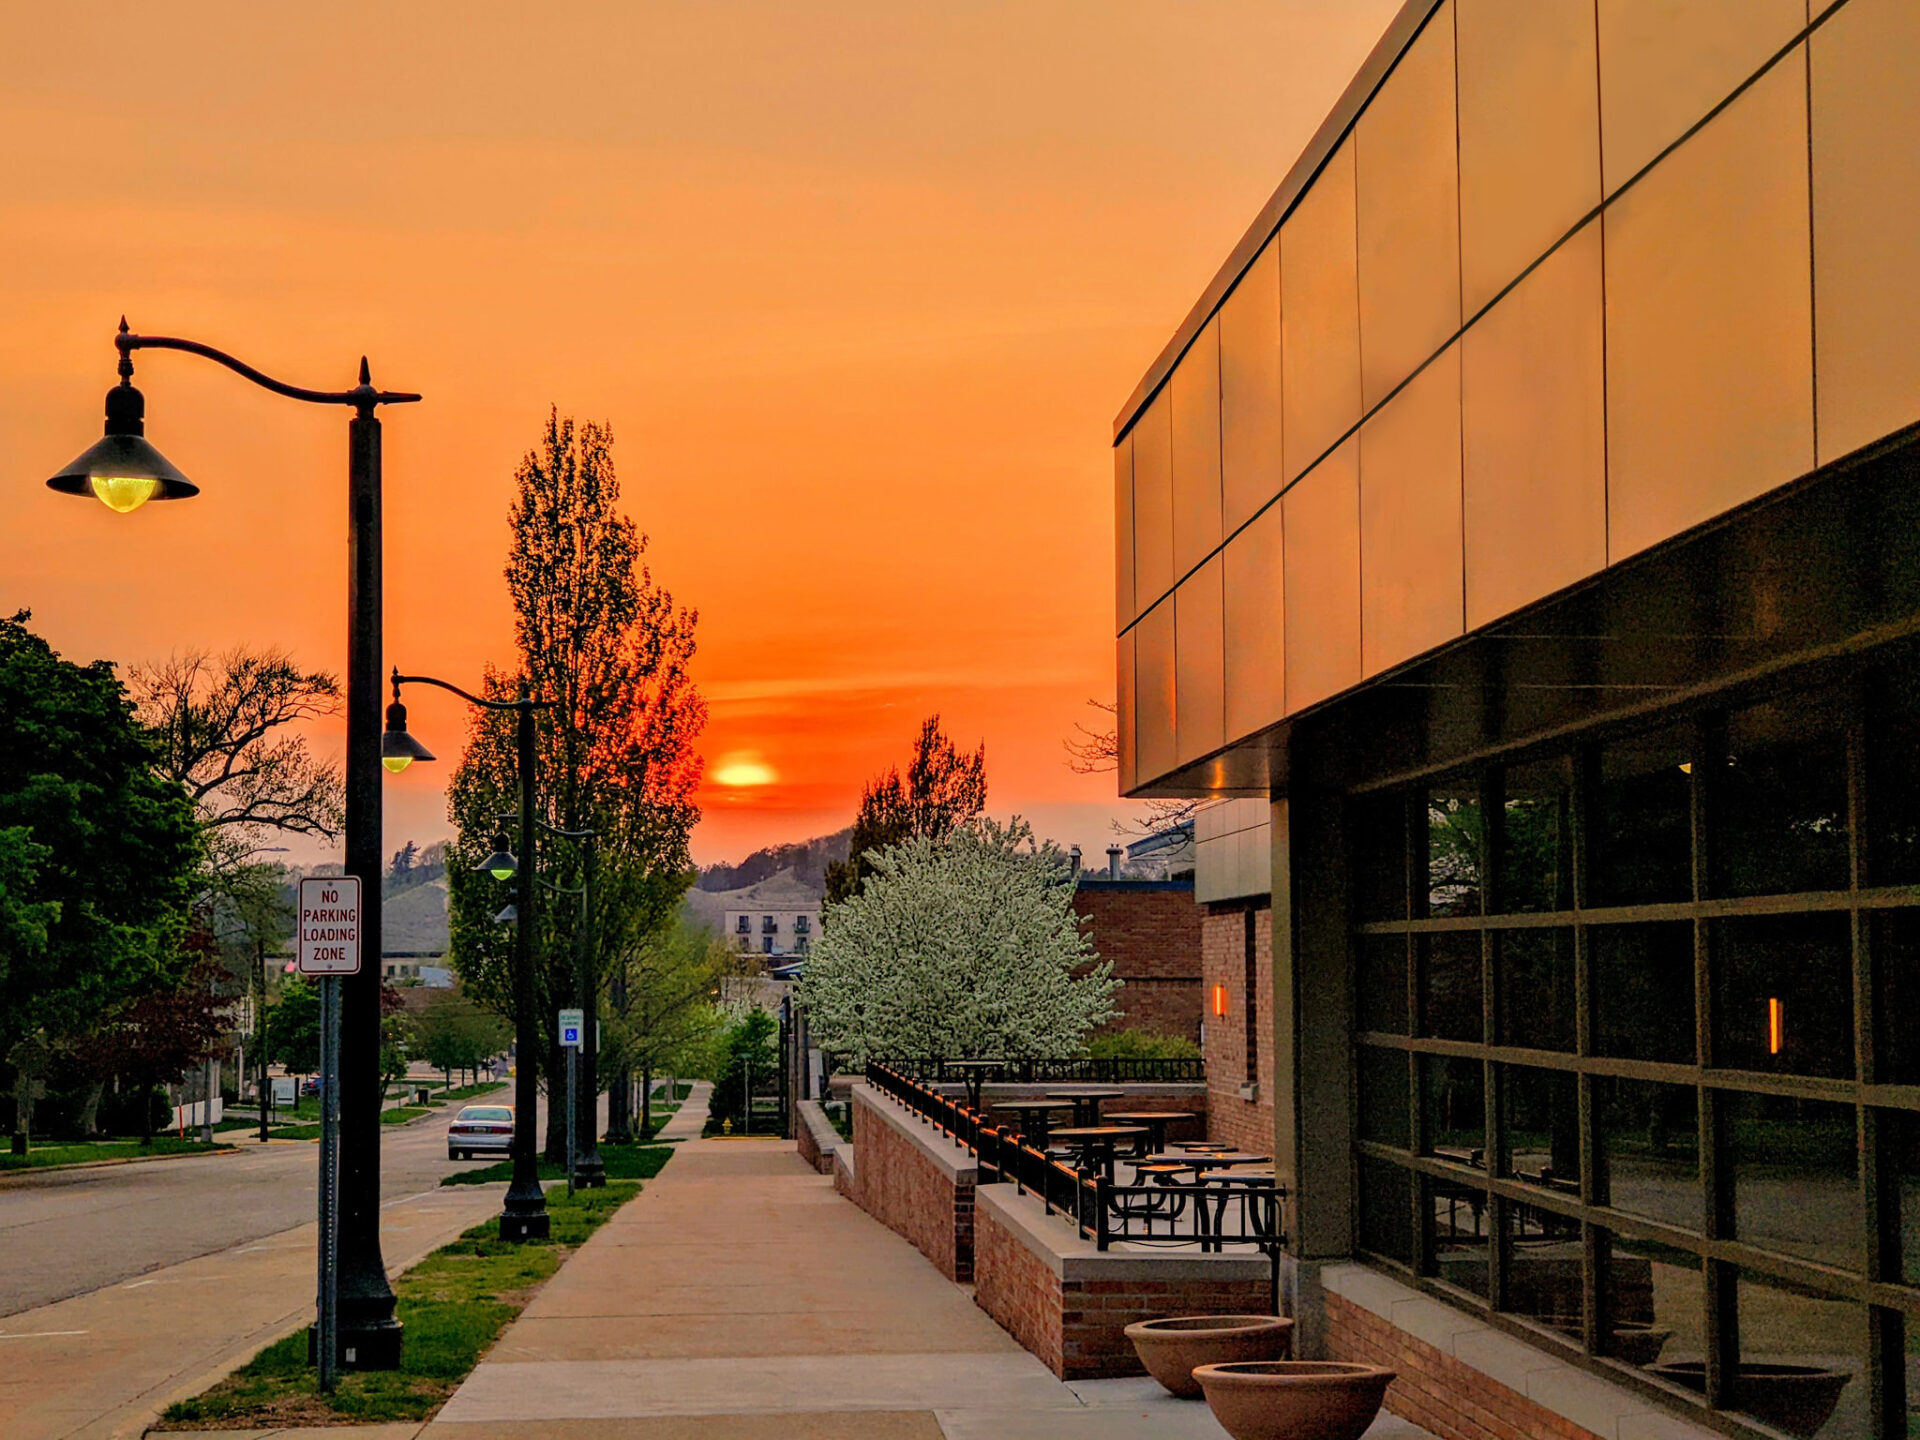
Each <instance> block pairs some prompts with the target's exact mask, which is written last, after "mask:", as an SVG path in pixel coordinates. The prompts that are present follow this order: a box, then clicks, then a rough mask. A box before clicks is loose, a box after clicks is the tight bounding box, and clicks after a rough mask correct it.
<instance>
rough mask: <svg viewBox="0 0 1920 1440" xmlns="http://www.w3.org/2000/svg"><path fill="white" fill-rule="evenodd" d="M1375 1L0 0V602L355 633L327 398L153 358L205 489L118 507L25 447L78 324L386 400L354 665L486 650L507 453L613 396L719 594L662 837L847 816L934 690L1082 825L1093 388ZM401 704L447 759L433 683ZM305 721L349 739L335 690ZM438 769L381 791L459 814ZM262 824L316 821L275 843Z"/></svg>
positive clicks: (1002, 807)
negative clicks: (675, 0)
mask: <svg viewBox="0 0 1920 1440" xmlns="http://www.w3.org/2000/svg"><path fill="white" fill-rule="evenodd" d="M1395 8H1396V4H1395V0H1236V3H1202V0H1161V3H1157V4H1128V3H1120V0H1088V3H1079V4H1067V3H1035V0H1014V3H1006V4H958V3H955V4H932V3H929V4H902V3H900V0H877V3H871V4H837V3H836V4H829V3H826V0H810V3H805V4H801V3H793V4H762V3H746V0H707V3H684V4H674V5H652V4H639V3H634V0H617V3H615V0H609V3H602V4H557V5H551V6H529V5H525V4H518V3H516V4H512V5H506V4H484V3H483V4H474V3H463V4H460V5H452V4H444V5H443V4H424V3H407V4H400V5H395V4H391V3H389V4H381V5H371V4H329V3H320V4H312V5H303V6H298V7H295V6H280V5H264V6H263V5H259V4H257V3H254V0H248V3H232V4H177V5H168V6H133V5H125V4H113V5H106V4H98V5H86V4H70V3H64V0H63V3H62V4H59V5H38V6H26V5H17V6H6V7H0V134H4V135H5V136H6V137H7V139H6V143H5V161H4V164H0V472H3V473H4V475H5V484H6V487H7V489H6V494H7V495H8V497H9V501H8V504H7V506H6V508H5V510H4V512H0V513H4V514H5V515H6V517H7V518H6V521H5V523H4V524H3V525H0V607H4V608H5V610H6V611H7V612H8V613H11V611H12V610H13V609H15V608H17V607H19V606H22V605H26V606H31V607H32V609H33V610H34V613H35V622H36V625H37V627H38V628H39V629H40V630H41V631H42V632H43V633H45V634H46V635H47V636H48V637H49V638H50V639H51V640H52V642H53V643H54V644H55V645H56V646H57V647H59V648H60V649H61V650H62V651H63V652H65V653H66V654H67V655H68V656H69V657H70V658H73V659H76V660H88V659H92V658H95V657H97V656H104V657H108V658H111V659H115V660H120V661H128V660H137V659H141V658H147V657H155V656H159V655H163V654H165V653H167V652H168V651H170V650H176V649H180V648H185V647H191V646H199V647H209V648H214V649H218V648H221V647H224V646H227V645H231V644H234V643H236V642H247V643H251V644H272V645H282V646H286V647H288V648H290V649H292V650H293V651H294V652H295V654H296V655H297V656H298V657H299V658H301V659H302V660H305V661H308V662H310V663H314V664H319V665H325V666H329V667H333V668H338V667H339V666H340V665H341V663H342V662H343V660H344V650H345V639H344V625H345V621H344V609H345V591H344V569H345V513H344V512H345V501H344V495H343V488H344V483H345V444H346V441H345V417H344V413H343V412H339V411H335V410H328V409H321V408H318V407H310V406H301V405H295V404H293V403H291V402H288V401H285V400H280V399H277V398H275V397H273V396H270V395H268V394H266V393H265V392H263V391H259V390H256V389H254V388H253V387H251V386H249V385H247V384H246V383H245V382H243V381H241V380H239V379H238V378H237V377H234V376H231V375H229V374H227V373H226V372H224V371H222V370H220V369H218V368H216V367H214V366H212V365H209V364H207V363H206V362H205V361H201V360H197V359H195V358H193V357H189V356H182V355H169V354H159V353H148V354H145V355H143V356H140V357H137V361H138V364H139V378H138V382H137V383H139V384H140V386H141V388H142V389H143V390H144V391H145V392H146V395H147V402H148V432H147V433H148V436H149V438H150V439H152V440H153V441H154V442H155V443H156V444H157V445H158V446H159V447H160V448H161V449H162V450H163V451H164V452H165V453H166V454H167V456H168V457H169V458H170V459H172V460H173V461H174V462H175V463H176V464H177V465H179V466H180V467H181V468H182V469H183V470H185V471H186V472H187V474H188V475H189V476H190V477H191V478H193V479H194V480H196V481H197V482H198V483H199V484H200V485H201V487H202V490H203V493H202V495H201V496H200V498H198V499H197V500H194V501H191V502H188V503H185V504H172V505H152V506H149V507H147V508H146V509H144V510H142V511H140V512H138V513H137V514H135V515H134V516H132V517H130V518H123V517H117V516H114V515H112V514H110V513H109V512H108V511H107V510H106V509H105V508H104V507H103V506H100V505H96V504H82V503H80V502H79V501H76V500H73V499H70V498H67V497H62V496H58V495H55V494H53V493H52V492H50V491H48V490H46V489H44V488H43V487H42V485H41V483H40V482H41V481H42V480H43V479H44V478H45V477H46V476H47V475H48V474H50V473H52V472H53V470H54V469H55V468H56V467H57V466H58V465H60V464H61V463H63V462H64V461H66V460H68V459H69V458H71V457H72V456H73V455H75V454H77V453H78V452H79V451H80V450H81V449H83V448H84V447H85V446H86V445H88V444H90V443H91V442H92V441H93V440H94V439H95V438H96V437H97V436H98V435H99V433H100V419H99V417H100V404H101V397H102V395H103V394H104V393H105V391H106V389H107V387H108V386H109V385H110V384H111V383H112V382H113V378H114V376H113V350H112V347H111V343H110V342H111V336H112V331H113V326H114V324H115V322H116V321H117V320H118V318H119V316H120V314H121V312H122V311H125V312H126V313H127V315H128V317H129V319H130V320H131V323H132V324H133V327H134V328H135V329H136V330H142V329H144V330H147V331H149V332H152V333H156V334H184V335H188V336H191V337H193V338H196V339H201V340H204V341H207V342H208V343H211V344H214V345H218V346H221V347H222V348H225V349H229V350H232V351H235V352H236V353H238V354H239V355H241V356H242V357H243V358H245V359H247V360H249V361H251V362H252V363H254V364H256V365H259V366H261V367H262V368H264V369H267V370H269V371H270V372H273V373H275V374H278V375H280V376H282V378H285V379H288V380H291V381H293V382H295V383H298V384H305V385H310V386H316V387H342V388H344V387H345V386H347V385H348V384H350V383H351V382H352V379H353V369H354V366H355V363H356V362H357V360H358V358H359V356H360V354H361V353H362V352H363V351H364V352H366V353H367V354H368V355H370V357H371V359H372V363H373V376H374V380H375V381H376V383H380V384H384V385H386V386H388V387H390V388H395V389H411V390H419V391H422V392H424V393H425V394H426V396H427V400H426V403H424V404H422V405H419V406H416V407H410V408H405V409H398V410H393V411H390V412H388V415H387V427H386V456H387V468H386V483H387V490H386V494H387V509H386V522H387V531H386V564H387V571H386V573H387V626H386V636H387V656H388V659H389V662H397V663H398V664H400V665H401V666H403V667H405V668H408V669H413V670H417V671H426V672H429V673H433V674H440V675H445V676H447V677H448V678H450V679H453V680H456V681H460V682H462V683H471V682H472V681H473V680H475V679H476V678H477V677H478V674H479V671H480V668H481V666H482V665H483V664H484V663H485V662H487V661H488V660H493V661H496V662H505V661H507V660H508V659H509V658H510V651H509V645H510V638H511V628H510V620H509V614H508V608H507V597H506V592H505V586H504V583H503V581H502V579H501V574H500V571H501V564H502V561H503V559H504V556H505V548H506V533H505V517H506V512H507V503H508V492H509V484H510V478H511V475H512V471H513V468H514V465H515V463H516V462H517V460H518V459H519V457H520V455H521V454H522V453H523V452H524V451H525V450H526V449H528V448H529V447H530V446H531V445H532V444H533V443H534V441H535V439H536V438H537V435H538V431H539V426H540V424H541V421H542V419H543V418H544V416H545V413H546V409H547V406H548V404H549V402H554V403H557V404H558V405H559V406H560V408H561V410H562V411H563V412H572V413H573V414H575V415H578V416H580V417H582V418H594V419H601V420H607V421H610V422H611V423H612V425H613V427H614V432H615V435H616V437H617V446H616V451H615V455H616V458H617V460H618V463H619V467H620V472H621V477H622V482H623V484H624V486H625V492H626V494H625V499H626V504H627V507H628V509H629V510H630V512H631V513H632V514H633V515H635V516H636V518H637V519H638V520H639V522H640V524H641V526H642V528H643V529H644V530H646V531H647V532H648V533H649V535H650V536H651V538H652V549H651V552H650V560H651V564H652V567H653V570H654V573H655V575H656V576H658V577H659V578H660V579H662V580H663V581H664V582H665V583H666V584H667V585H668V586H670V587H671V588H672V589H673V591H674V593H675V595H676V597H677V598H679V599H680V600H681V601H682V602H684V603H687V604H691V605H694V606H697V607H698V608H699V610H700V612H701V628H700V639H701V653H700V657H699V660H698V665H697V675H698V678H699V680H700V683H701V685H702V687H703V689H704V691H705V693H706V695H707V697H708V699H709V701H710V703H711V706H712V712H713V718H712V723H711V726H710V728H709V730H708V732H707V736H706V740H705V743H704V745H703V750H704V753H705V754H706V756H707V758H708V764H709V772H710V777H711V775H712V773H713V772H715V771H716V770H724V769H725V768H726V767H727V766H729V765H734V766H739V765H747V764H758V765H761V766H764V767H766V769H767V770H769V771H771V772H772V775H773V777H774V780H773V783H771V784H765V785H756V786H751V787H733V788H728V787H724V786H720V785H718V784H716V783H714V782H713V780H712V779H711V778H710V779H709V784H708V787H707V790H706V792H705V794H704V796H703V803H704V804H705V807H706V815H707V818H706V820H705V821H704V822H703V823H702V825H701V827H700V829H699V830H698V831H697V832H696V834H695V836H694V851H695V855H696V857H697V858H698V859H700V860H702V861H712V860H716V859H731V858H738V857H739V856H740V855H741V854H743V853H745V852H746V851H748V850H750V849H752V848H754V847H755V846H758V845H761V844H766V843H770V842H773V841H778V840H788V839H799V838H802V837H804V836H807V835H810V834H814V833H818V832H822V831H825V830H830V829H833V828H836V827H837V826H839V825H842V824H845V823H847V821H848V820H850V819H851V816H852V811H853V807H854V805H855V803H856V801H857V798H858V794H859V789H860V785H861V782H862V781H863V780H864V779H865V778H866V777H867V776H868V775H869V774H871V773H872V772H873V771H875V770H876V769H879V768H882V767H883V766H884V765H885V764H887V763H890V762H892V761H894V760H896V759H897V758H899V757H900V756H901V755H902V754H903V753H904V751H905V748H906V745H907V743H908V741H909V738H910V736H911V734H912V733H913V731H914V729H915V728H916V726H917V723H918V720H919V719H920V717H921V716H922V715H924V714H925V713H927V712H928V711H930V710H935V709H937V710H939V711H940V712H941V713H942V714H943V716H944V717H945V719H946V722H947V725H948V728H949V730H950V732H951V733H952V734H954V735H955V737H956V738H957V739H958V740H960V741H961V742H962V743H965V744H971V743H973V742H974V741H976V740H982V739H984V741H985V742H986V745H987V753H988V776H989V782H990V787H991V807H990V808H992V809H993V810H994V811H995V812H996V813H1002V814H1004V813H1005V812H1007V811H1009V810H1014V809H1018V810H1020V811H1022V812H1023V813H1025V814H1028V815H1029V816H1032V817H1034V818H1035V819H1036V822H1037V824H1038V826H1039V828H1040V829H1041V830H1042V831H1043V832H1044V833H1049V834H1052V835H1054V836H1055V837H1057V838H1058V839H1059V840H1061V842H1062V843H1067V842H1069V841H1076V840H1077V841H1079V842H1080V843H1081V844H1083V845H1085V846H1086V847H1088V849H1089V850H1092V851H1098V850H1101V849H1104V847H1105V846H1106V844H1107V843H1108V841H1109V834H1108V831H1107V825H1106V821H1107V818H1108V817H1109V816H1110V815H1113V814H1122V813H1132V811H1131V807H1126V806H1124V805H1121V804H1119V803H1118V802H1116V801H1115V800H1114V799H1113V785H1112V780H1111V777H1082V776H1075V775H1073V774H1071V773H1070V772H1069V771H1068V769H1067V768H1066V766H1065V764H1064V763H1063V761H1064V755H1063V752H1062V750H1061V738H1062V736H1063V735H1066V734H1068V733H1070V731H1071V729H1072V726H1073V723H1074V722H1075V721H1076V720H1079V719H1083V718H1086V717H1087V716H1088V715H1089V714H1090V712H1088V711H1086V709H1085V706H1084V701H1085V699H1086V698H1087V697H1088V696H1099V697H1102V698H1111V695H1112V690H1113V674H1112V668H1113V641H1112V634H1113V594H1112V545H1113V542H1112V533H1113V520H1112V514H1111V505H1112V491H1111V486H1112V470H1111V462H1110V459H1109V455H1108V444H1109V440H1110V436H1111V428H1110V427H1111V422H1112V418H1113V414H1114V412H1115V410H1116V409H1117V408H1118V407H1119V405H1120V403H1121V402H1122V401H1123V400H1124V399H1125V398H1126V395H1127V393H1128V391H1129V390H1130V389H1131V388H1132V386H1133V384H1134V382H1135V381H1136V380H1138V378H1139V376H1140V374H1141V373H1142V372H1143V371H1144V369H1145V368H1146V366H1147V364H1148V362H1149V361H1150V360H1151V359H1152V357H1153V355H1154V354H1155V353H1156V351H1157V350H1158V349H1159V347H1160V345H1161V344H1162V343H1164V341H1165V340H1166V338H1167V336H1168V335H1169V334H1170V333H1171V332H1172V330H1173V327H1174V326H1175V325H1176V324H1177V323H1178V321H1179V319H1180V318H1181V316H1182V315H1183V314H1184V313H1185V311H1186V308H1187V306H1188V305H1189V304H1190V303H1191V302H1192V300H1193V298H1194V297H1195V296H1196V295H1197V294H1198V293H1199V291H1200V289H1201V288H1202V286H1203V285H1204V284H1205V283H1206V281H1207V279H1208V278H1209V277H1210V276H1211V275H1212V273H1213V271H1214V269H1215V267H1216V266H1217V265H1218V263H1219V262H1220V260H1221V259H1222V258H1223V257H1224V256H1225V254H1226V252H1227V250H1228V248H1229V247H1230V246H1231V245H1232V243H1233V242H1234V240H1236V239H1237V238H1238V236H1239V234H1240V232H1241V230H1242V229H1243V228H1244V226H1245V225H1246V223H1247V221H1248V220H1249V219H1250V218H1251V217H1252V215H1253V214H1254V212H1255V211H1256V210H1257V208H1258V207H1259V206H1260V204H1261V203H1262V202H1263V201H1264V200H1265V199H1266V197H1267V195H1268V194H1269V193H1270V191H1271V189H1272V187H1273V186H1274V185H1275V184H1277V183H1278V181H1279V178H1280V175H1281V174H1282V172H1283V171H1284V170H1285V168H1286V166H1287V165H1288V163H1290V162H1291V160H1292V159H1293V157H1294V156H1295V154H1296V153H1297V152H1298V150H1299V148H1300V146H1301V145H1302V144H1303V143H1304V142H1305V140H1306V138H1307V136H1308V135H1309V133H1310V132H1311V131H1312V129H1313V127H1314V126H1315V125H1316V124H1317V123H1318V122H1319V120H1320V118H1321V117H1322V116H1323V115H1324V113H1325V112H1326V110H1327V108H1328V107H1329V106H1330V105H1331V103H1332V101H1333V99H1334V98H1335V96H1336V95H1337V94H1338V92H1339V90H1340V89H1341V87H1342V86H1343V85H1344V84H1345V82H1346V80H1347V78H1348V77H1349V76H1350V75H1351V73H1352V72H1353V70H1354V68H1355V67H1356V66H1357V65H1358V63H1359V61H1360V59H1361V58H1362V57H1363V56H1364V54H1365V52H1366V50H1367V49H1368V48H1369V47H1370V46H1371V45H1372V43H1373V41H1374V39H1375V38H1376V37H1377V36H1378V34H1379V32H1380V31H1381V29H1382V28H1383V27H1384V25H1385V23H1386V21H1387V19H1388V17H1389V16H1390V15H1391V13H1392V11H1393V10H1394V9H1395ZM412 710H413V728H414V730H415V732H416V733H418V734H420V735H421V736H422V738H424V739H425V740H426V741H427V743H428V744H429V745H431V746H433V747H434V748H435V749H436V750H437V751H438V752H439V753H440V754H441V755H442V756H444V757H448V758H449V759H451V757H453V756H454V755H455V754H456V753H457V750H458V742H459V737H460V736H461V735H462V734H463V733H464V720H463V716H462V715H461V713H460V710H459V707H458V706H457V704H456V703H454V702H452V701H450V700H449V701H442V700H441V699H439V698H437V697H435V696H433V695H431V694H426V693H423V694H421V695H419V696H418V697H417V701H414V702H413V703H412ZM318 739H319V742H320V743H321V744H323V745H329V746H334V747H336V748H337V745H338V740H339V737H338V735H337V734H336V733H333V732H324V733H322V734H321V735H319V737H318ZM449 768H450V767H449V766H448V765H441V766H438V767H427V766H419V767H416V768H415V769H414V770H413V771H412V772H410V773H409V774H408V775H406V776H405V777H403V778H402V779H400V780H398V781H390V782H389V783H388V790H387V795H388V805H387V841H388V848H390V849H391V848H393V847H394V846H397V845H398V844H399V843H401V842H402V841H403V840H405V839H407V838H409V837H412V838H418V839H421V840H427V839H431V838H437V837H438V836H440V835H443V834H445V833H446V830H447V824H446V820H445V815H444V805H443V802H442V798H441V789H440V787H441V786H442V784H443V783H444V777H445V775H446V773H447V770H448V769H449ZM294 858H305V857H304V856H296V857H294Z"/></svg>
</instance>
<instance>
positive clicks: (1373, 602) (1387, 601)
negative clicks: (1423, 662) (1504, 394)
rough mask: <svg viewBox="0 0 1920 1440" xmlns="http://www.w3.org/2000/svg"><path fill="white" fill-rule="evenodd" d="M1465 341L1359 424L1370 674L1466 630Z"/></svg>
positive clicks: (1363, 610)
mask: <svg viewBox="0 0 1920 1440" xmlns="http://www.w3.org/2000/svg"><path fill="white" fill-rule="evenodd" d="M1462 573H1463V562H1462V559H1461V544H1460V347H1459V346H1458V345H1455V346H1452V347H1450V348H1449V349H1448V350H1447V351H1446V353H1445V354H1443V355H1441V356H1440V357H1439V358H1438V359H1437V360H1435V361H1434V362H1433V364H1431V365H1429V366H1428V367H1427V368H1426V369H1424V370H1422V371H1421V372H1420V373H1419V375H1417V376H1416V377H1415V378H1414V380H1413V382H1412V383H1411V384H1409V385H1408V386H1407V388H1406V389H1404V390H1402V391H1401V392H1400V393H1399V394H1398V395H1396V396H1394V397H1393V399H1392V400H1391V401H1390V402H1388V404H1387V405H1386V406H1385V407H1384V408H1382V409H1381V410H1380V411H1379V412H1378V413H1377V414H1375V415H1374V416H1373V417H1372V418H1371V419H1369V420H1368V421H1367V423H1366V424H1365V425H1364V426H1362V427H1361V430H1360V660H1361V669H1362V670H1363V671H1364V672H1365V673H1366V674H1368V675H1377V674H1379V673H1380V672H1381V671H1382V670H1385V669H1388V668H1389V667H1391V666H1394V665H1397V664H1399V663H1400V662H1401V661H1402V660H1406V659H1409V658H1411V657H1412V656H1415V655H1418V654H1420V653H1421V652H1422V651H1424V650H1431V649H1432V648H1433V647H1434V646H1436V645H1438V644H1441V643H1442V642H1444V641H1447V640H1451V639H1453V638H1455V637H1456V636H1458V635H1459V634H1460V633H1461V631H1462V629H1463V627H1464V624H1465V618H1464V617H1465V608H1464V603H1463V600H1462V590H1461V586H1462Z"/></svg>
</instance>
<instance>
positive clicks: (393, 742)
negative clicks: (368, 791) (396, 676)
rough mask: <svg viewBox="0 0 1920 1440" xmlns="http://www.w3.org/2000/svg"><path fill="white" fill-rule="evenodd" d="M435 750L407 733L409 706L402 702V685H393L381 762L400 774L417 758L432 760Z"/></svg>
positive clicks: (382, 739) (382, 738)
mask: <svg viewBox="0 0 1920 1440" xmlns="http://www.w3.org/2000/svg"><path fill="white" fill-rule="evenodd" d="M431 759H433V752H432V751H431V750H429V749H427V747H426V746H424V745H422V744H421V743H420V742H419V741H418V740H416V739H414V738H413V736H411V735H409V734H408V733H407V707H406V706H404V705H402V704H401V703H400V687H399V686H398V685H395V686H394V687H393V703H392V704H391V705H389V706H387V731H386V734H384V735H382V736H381V737H380V763H381V764H382V765H384V766H386V767H387V769H388V770H390V771H392V772H393V773H394V774H395V775H398V774H399V773H400V772H401V771H402V770H404V769H406V768H407V767H408V766H409V765H411V764H413V762H414V761H416V760H431Z"/></svg>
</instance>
